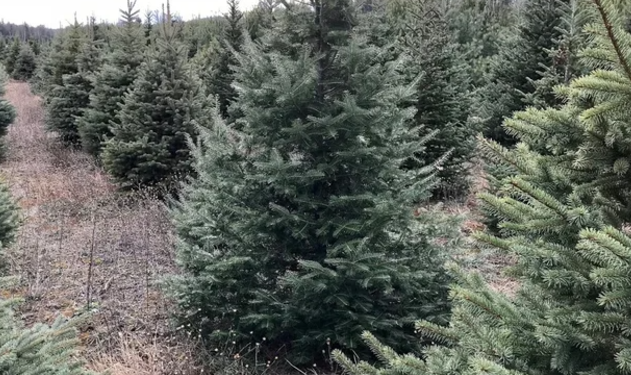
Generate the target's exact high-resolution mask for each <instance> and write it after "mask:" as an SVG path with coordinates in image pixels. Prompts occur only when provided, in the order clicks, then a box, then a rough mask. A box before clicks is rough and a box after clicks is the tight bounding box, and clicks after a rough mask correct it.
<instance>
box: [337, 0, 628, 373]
mask: <svg viewBox="0 0 631 375" xmlns="http://www.w3.org/2000/svg"><path fill="white" fill-rule="evenodd" d="M591 3H592V7H591V8H590V11H593V12H592V13H594V14H595V18H594V21H593V22H594V23H593V24H592V25H589V26H588V28H587V30H589V31H590V34H591V37H592V38H593V45H592V46H591V47H589V48H587V49H586V50H584V51H583V53H582V55H583V56H584V58H583V60H582V62H583V63H585V64H586V65H588V66H589V67H591V68H593V69H595V70H594V71H593V72H592V73H590V74H589V75H587V76H584V77H581V78H578V79H576V80H574V81H572V82H571V83H570V87H569V88H564V87H561V88H559V89H558V90H559V93H560V94H563V98H565V99H566V100H567V102H566V103H565V104H564V105H563V106H561V107H560V108H555V107H552V108H545V109H534V108H531V109H528V110H527V111H524V112H520V113H517V114H516V115H515V116H514V117H513V118H512V119H511V120H510V121H507V123H506V127H507V128H508V129H510V131H511V132H513V133H514V134H515V135H516V136H517V137H518V139H519V140H520V143H518V144H517V146H516V147H515V149H512V150H508V149H506V148H503V147H501V146H500V145H498V144H497V143H494V142H490V141H487V143H486V149H487V151H488V152H489V153H491V154H494V155H495V157H496V160H497V161H498V162H503V163H507V164H510V165H511V166H512V167H513V168H514V169H515V170H516V173H515V175H514V176H513V177H511V178H510V179H509V180H507V181H506V184H505V186H504V189H505V194H504V195H503V196H496V195H490V194H485V195H483V196H482V200H483V201H484V203H485V204H486V205H488V206H489V207H490V208H492V209H493V210H494V211H495V212H496V214H497V215H498V216H499V217H500V218H501V220H500V228H501V230H502V231H504V234H505V237H504V238H502V239H500V238H497V237H495V236H493V235H489V234H487V233H480V234H477V236H476V237H477V239H478V240H479V241H480V242H481V243H485V244H488V245H489V246H492V247H495V248H496V249H498V250H501V251H503V252H506V253H508V254H511V255H512V256H514V257H515V259H516V264H515V266H514V267H511V270H510V271H511V272H510V274H511V275H513V276H514V277H515V278H517V280H519V282H520V287H519V289H518V290H517V292H516V294H515V296H506V295H504V294H501V293H498V292H497V291H493V290H491V288H489V286H488V285H486V283H485V282H484V281H483V280H482V277H481V276H480V275H477V274H466V273H463V272H461V271H458V270H457V268H455V270H456V272H457V273H458V279H459V281H458V283H457V285H456V286H455V287H454V288H453V289H452V296H453V298H454V310H453V312H452V318H451V324H450V325H449V327H437V326H435V325H433V324H430V323H427V322H421V323H419V324H418V325H417V328H418V330H419V331H420V332H421V334H422V336H424V337H427V338H430V339H431V340H433V341H435V342H436V343H439V344H441V345H440V346H436V347H433V348H431V349H429V350H427V351H426V353H424V357H425V359H424V360H422V359H420V358H416V357H414V356H412V355H407V356H400V355H398V354H396V353H395V352H394V351H392V350H391V349H389V348H387V347H386V346H384V345H382V344H381V343H379V342H378V340H375V339H374V338H373V337H372V336H371V335H370V334H368V333H366V334H365V335H364V338H365V339H366V340H367V342H368V344H369V345H370V347H371V348H372V349H373V350H374V351H375V352H376V353H377V355H378V356H379V357H380V358H381V359H382V360H383V362H384V363H385V365H386V366H385V368H383V369H376V368H374V367H372V366H370V365H369V364H367V363H360V364H353V363H350V361H348V360H347V359H346V358H344V357H343V356H342V355H341V354H340V353H336V354H335V356H336V358H337V359H338V360H339V361H340V362H341V363H343V364H344V366H345V367H347V370H349V372H350V373H352V374H373V375H375V374H395V373H396V374H424V375H425V374H462V373H466V374H514V375H518V374H589V375H596V374H616V375H622V374H628V373H629V372H630V370H631V356H630V355H629V353H631V343H630V342H629V339H628V328H629V323H628V322H629V321H630V319H629V318H630V317H631V316H630V314H629V311H631V310H630V309H629V307H630V305H631V302H630V301H629V298H628V297H627V296H628V295H629V292H630V290H629V283H628V275H629V272H630V271H631V268H630V267H631V266H630V265H631V237H630V234H631V233H630V232H629V230H628V225H627V223H628V222H629V220H631V211H630V210H629V208H630V207H631V205H630V198H631V194H630V193H631V189H629V183H628V181H629V179H630V177H631V171H630V170H629V167H628V166H629V165H631V164H630V160H631V153H630V152H629V148H628V147H626V145H627V144H628V136H627V134H628V133H629V131H630V129H631V123H630V122H629V117H628V116H627V108H628V106H629V96H628V94H627V92H628V90H629V89H630V88H631V68H630V66H631V64H630V62H631V53H629V49H628V47H627V46H629V45H631V33H629V31H628V20H629V18H628V3H627V2H626V1H621V0H591ZM531 144H532V145H533V146H535V147H533V148H531V147H530V145H531ZM542 144H543V145H545V148H542V147H541V145H542ZM541 149H543V150H545V152H541V151H538V150H541Z"/></svg>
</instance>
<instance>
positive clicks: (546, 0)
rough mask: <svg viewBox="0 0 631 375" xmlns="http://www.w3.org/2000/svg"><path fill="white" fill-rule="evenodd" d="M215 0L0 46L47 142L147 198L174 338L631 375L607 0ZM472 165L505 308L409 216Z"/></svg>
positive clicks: (323, 358)
mask: <svg viewBox="0 0 631 375" xmlns="http://www.w3.org/2000/svg"><path fill="white" fill-rule="evenodd" d="M228 4H229V8H230V10H229V12H228V13H227V14H226V15H225V16H224V17H223V18H208V19H198V20H194V21H189V22H183V21H181V20H176V19H174V18H173V17H172V16H171V11H170V9H169V5H168V4H167V6H166V8H165V9H164V10H163V11H162V13H161V16H160V17H158V18H156V17H145V18H144V19H143V18H142V17H141V16H140V14H139V12H138V11H137V10H136V9H135V4H134V3H133V2H128V3H127V7H126V8H125V9H124V10H122V11H121V19H120V21H119V22H118V23H117V24H116V25H104V24H97V23H96V22H93V21H89V22H87V23H86V24H81V23H79V22H78V21H77V22H75V24H74V25H72V26H70V27H68V28H67V29H65V30H63V31H62V32H60V33H58V34H57V35H56V36H55V38H54V39H53V41H52V42H51V44H50V45H49V46H47V47H46V48H43V49H42V50H41V51H40V52H39V55H38V54H35V53H33V55H35V56H36V57H34V58H33V59H30V58H25V56H26V55H30V53H28V52H23V51H25V50H27V49H28V48H29V44H28V43H27V44H24V45H22V47H20V48H19V49H15V48H14V47H13V45H11V46H10V47H9V50H8V53H7V54H5V57H4V61H5V65H6V68H7V70H8V72H9V74H11V75H12V76H13V77H14V78H16V79H30V80H31V83H32V87H33V89H34V90H36V91H37V93H39V94H40V95H41V96H42V97H43V105H44V107H45V110H46V116H47V118H46V121H47V126H48V128H49V130H50V131H51V132H55V133H56V134H58V135H59V139H60V140H61V141H62V142H63V143H65V144H66V145H67V146H68V147H74V148H80V149H83V150H84V151H85V152H87V153H89V154H91V155H93V156H94V157H95V158H96V160H98V162H99V163H100V164H101V165H102V166H103V168H104V169H105V170H106V171H107V172H108V173H109V175H110V176H111V177H112V179H113V180H114V181H116V182H117V183H118V185H119V186H120V188H121V190H123V191H126V190H137V189H150V190H152V191H153V192H155V193H157V194H159V195H160V196H161V197H163V198H165V200H166V201H167V203H168V205H169V207H170V210H171V214H172V218H173V223H174V226H175V227H176V231H177V237H178V246H177V254H178V262H179V265H180V267H181V270H182V273H181V274H179V275H177V276H171V277H167V278H166V280H165V283H164V286H165V292H167V293H168V295H169V296H171V297H172V299H173V300H174V301H175V302H176V303H177V305H178V307H179V310H178V311H177V313H176V314H175V315H176V319H177V321H178V324H179V326H180V327H184V328H186V329H189V330H190V332H192V333H195V334H196V335H199V337H202V338H203V339H204V340H205V341H206V342H207V344H208V346H209V348H213V347H217V345H218V344H217V343H219V342H231V343H233V345H241V344H244V343H248V342H254V343H256V345H257V346H256V350H255V355H256V359H255V363H256V364H261V363H262V364H263V365H265V363H269V362H268V361H270V362H271V361H273V360H274V358H276V357H277V356H279V355H283V356H286V358H288V359H289V360H290V361H291V362H292V363H295V364H298V365H303V366H304V365H309V366H312V365H314V364H315V366H316V367H318V366H321V365H322V364H328V365H332V364H333V359H335V361H336V362H337V363H339V364H341V365H342V367H343V368H344V369H345V370H346V371H348V372H350V373H353V374H371V375H374V374H384V375H385V374H498V375H499V374H603V373H606V374H627V373H629V372H630V371H631V341H629V337H628V336H629V335H628V333H629V321H630V320H629V307H630V306H631V298H629V282H628V281H629V272H630V267H631V238H630V237H628V235H627V233H628V223H629V222H630V221H631V217H630V213H631V208H630V207H631V203H630V201H629V197H630V194H629V191H628V186H630V184H629V179H630V178H631V154H630V153H629V150H631V147H629V141H628V139H629V134H631V124H630V123H629V116H628V108H629V105H628V104H629V94H628V93H629V92H631V68H630V66H631V55H630V54H631V33H629V28H628V25H629V20H630V17H629V16H630V15H629V12H628V10H629V9H631V7H629V5H630V4H629V3H628V1H627V0H589V1H587V0H586V1H582V0H558V1H551V0H523V1H520V2H511V1H482V0H459V1H457V0H453V1H443V0H389V1H385V0H384V1H378V0H372V1H369V0H363V1H352V0H311V1H309V2H299V1H295V2H293V1H279V2H276V1H271V0H270V1H264V2H261V4H260V5H259V6H258V7H256V8H255V9H254V10H252V11H249V12H247V13H243V12H242V11H241V10H240V9H239V6H238V3H237V1H236V0H229V1H228ZM16 40H17V39H16ZM25 46H26V47H25ZM16 50H17V53H15V51H16ZM31 61H35V65H34V66H35V69H34V70H31V65H30V64H31ZM25 67H26V68H28V69H26V68H25ZM24 71H28V72H30V77H27V76H26V74H25V76H24V77H23V76H21V74H23V72H24ZM478 158H481V159H482V161H483V165H484V166H485V171H484V172H480V171H479V168H474V167H475V166H476V164H479V163H480V162H478V161H477V160H476V159H478ZM474 171H477V172H476V173H478V174H480V173H483V174H484V177H485V178H486V179H487V180H488V181H489V184H488V185H489V186H488V189H487V190H486V191H484V192H482V193H480V194H479V202H480V204H481V206H482V211H483V212H482V214H483V215H484V217H485V219H484V220H486V223H487V224H488V228H486V229H484V230H483V231H481V232H479V233H475V234H474V235H473V239H475V241H476V246H478V247H481V248H487V249H492V250H496V251H501V252H503V253H505V254H507V255H509V256H510V257H511V258H512V259H514V265H513V266H512V267H510V272H511V273H510V274H511V275H512V276H513V277H514V278H515V279H516V280H517V281H518V284H519V286H518V290H516V291H515V293H514V294H511V295H507V294H504V293H501V292H498V291H496V290H493V289H492V288H490V287H489V286H488V285H487V283H486V282H485V281H484V279H483V277H482V276H481V275H478V274H476V273H472V272H470V271H467V270H465V269H464V268H463V267H462V265H460V264H459V260H460V258H459V257H458V256H457V255H458V254H459V253H460V252H461V251H462V250H467V249H466V248H464V249H463V246H465V245H463V244H462V243H461V241H459V240H460V239H461V234H460V233H458V230H457V229H458V225H457V220H458V218H457V217H453V216H451V215H449V214H447V213H446V212H444V211H441V210H439V209H438V208H436V207H435V205H434V204H435V203H437V202H445V201H453V200H459V199H462V198H464V197H467V196H468V194H469V190H470V186H471V179H472V178H474V177H480V176H475V175H472V174H473V173H474ZM419 335H420V337H421V338H420V340H419V339H418V336H419ZM261 346H263V347H264V348H263V349H260V347H261ZM351 353H353V354H357V355H358V356H359V357H360V358H363V359H366V361H367V362H360V363H352V362H351V361H350V360H349V359H348V358H347V357H346V355H349V354H351ZM397 353H411V354H409V355H399V354H397ZM259 356H260V357H259ZM262 357H265V361H261V358H262ZM374 359H379V360H380V361H381V363H380V364H378V365H377V367H373V366H374V364H373V363H372V361H373V360H374ZM59 373H61V372H59Z"/></svg>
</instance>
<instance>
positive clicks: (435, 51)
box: [391, 0, 479, 196]
mask: <svg viewBox="0 0 631 375" xmlns="http://www.w3.org/2000/svg"><path fill="white" fill-rule="evenodd" d="M391 8H393V10H392V13H393V20H392V21H391V22H393V23H394V24H395V25H396V30H397V32H398V40H399V43H400V45H401V46H400V49H401V51H400V53H403V54H405V55H407V56H409V57H410V59H411V61H412V62H413V63H412V64H410V66H409V67H408V68H407V71H408V74H409V75H410V78H412V79H416V78H417V77H420V78H419V79H418V86H417V87H418V93H417V102H416V107H417V112H416V117H415V123H416V125H417V126H422V127H423V131H424V132H425V133H427V132H435V133H436V134H435V136H434V137H433V139H432V140H431V141H429V142H428V143H427V146H426V149H424V150H422V151H420V152H418V153H417V158H419V160H421V161H422V164H423V165H427V164H431V163H434V162H437V161H440V160H441V159H443V158H445V155H447V154H449V158H447V160H445V161H444V162H443V163H442V169H441V171H440V172H439V174H438V175H439V177H440V178H441V184H440V186H439V189H440V191H438V193H440V194H442V195H443V196H461V195H463V194H464V193H466V191H467V188H466V184H467V181H466V177H467V163H469V162H470V161H471V159H472V157H473V152H474V149H475V137H474V136H475V134H476V133H477V132H478V131H479V129H477V128H476V127H475V126H473V124H471V123H469V122H468V118H467V117H468V112H469V107H470V106H471V103H470V102H469V97H470V92H469V82H468V79H467V77H466V76H465V74H466V73H467V71H466V68H465V67H464V63H462V62H461V61H460V60H459V58H460V56H459V53H458V51H457V49H456V47H457V46H456V43H455V42H454V40H453V36H452V32H451V31H450V30H449V28H448V23H447V14H446V12H445V10H444V9H443V8H444V7H443V6H442V4H441V3H440V2H437V1H425V0H418V1H416V0H415V1H394V2H393V4H391Z"/></svg>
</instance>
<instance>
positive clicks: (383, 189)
mask: <svg viewBox="0 0 631 375" xmlns="http://www.w3.org/2000/svg"><path fill="white" fill-rule="evenodd" d="M314 4H315V9H310V10H309V12H308V13H305V14H310V15H311V18H310V20H309V21H310V22H309V24H308V25H315V27H313V26H307V25H301V24H297V25H296V29H306V30H309V29H310V27H313V28H312V29H311V30H313V31H314V34H312V35H311V38H310V39H307V40H310V41H312V43H311V44H309V45H306V46H303V47H302V52H301V53H299V54H295V55H294V53H293V51H289V52H290V54H289V55H286V54H284V53H282V52H279V51H277V50H275V49H273V48H270V46H268V45H266V44H261V45H257V44H254V43H252V42H249V41H248V42H246V43H245V45H244V50H243V52H242V53H240V54H238V62H239V63H238V64H237V67H236V72H235V74H236V81H235V87H236V88H237V93H238V97H237V99H236V101H235V103H234V105H233V106H234V107H235V108H237V109H238V110H239V111H240V112H241V113H242V114H243V118H240V119H239V120H238V121H239V128H240V131H237V130H235V129H234V128H231V127H228V126H227V125H226V124H225V122H223V121H222V120H221V118H220V116H219V115H218V114H217V115H215V121H214V123H213V124H212V126H210V127H208V128H204V129H202V130H201V135H200V143H199V144H198V146H197V147H195V148H194V149H193V154H194V161H195V164H194V165H195V171H196V172H197V175H198V177H197V178H196V179H194V180H193V181H192V182H191V183H190V184H188V185H187V186H186V187H185V189H184V192H183V193H182V195H183V197H184V198H183V200H182V202H181V204H180V205H179V207H178V208H177V210H176V211H175V221H176V224H177V228H178V234H179V239H180V249H179V255H178V259H179V263H180V265H181V266H182V267H183V269H184V270H186V274H185V275H182V276H181V277H177V278H174V279H172V280H171V283H170V287H171V288H172V293H173V294H172V295H173V296H174V297H175V298H176V299H177V300H178V302H179V304H180V306H181V308H182V309H183V316H182V319H183V320H184V324H189V323H190V324H191V328H193V329H201V330H202V332H203V334H207V333H211V332H214V334H213V337H215V338H219V337H225V338H229V339H230V340H235V341H239V342H242V341H243V340H245V341H249V340H250V339H252V338H254V339H256V340H259V339H260V338H261V337H265V338H266V339H267V342H268V345H269V346H271V347H272V348H277V347H280V346H281V345H286V346H285V348H286V349H289V350H290V354H291V356H292V360H294V361H296V363H301V364H304V363H311V362H310V361H313V360H314V359H318V358H323V356H322V354H321V350H323V349H325V348H326V347H327V340H330V344H331V345H332V346H333V347H339V348H343V349H345V350H351V349H352V350H361V348H360V347H359V346H358V344H359V342H358V339H359V334H360V333H361V332H362V331H363V330H365V329H373V330H374V331H375V332H376V334H377V335H378V336H379V337H380V339H382V340H385V341H386V342H387V343H388V344H390V345H394V346H396V347H397V348H401V349H405V350H407V349H410V348H411V347H413V346H414V345H415V344H414V343H413V341H412V340H413V337H414V330H413V326H412V323H413V322H414V321H415V320H416V319H417V318H418V317H421V316H422V317H425V318H427V319H430V320H432V321H434V322H437V323H439V322H443V321H444V319H445V314H446V312H447V310H448V303H447V300H446V297H447V296H446V293H445V292H446V284H445V283H446V279H447V278H446V275H445V273H444V272H443V270H442V267H441V266H442V263H443V261H444V254H442V253H441V248H440V247H439V246H438V245H437V244H436V242H435V241H434V240H435V239H436V237H437V236H440V235H445V236H446V237H447V238H449V234H445V233H446V232H449V229H448V227H447V226H446V225H444V224H442V223H441V222H440V219H439V216H438V215H430V214H425V213H423V214H421V215H420V216H419V218H417V219H416V220H415V218H414V216H413V212H412V211H413V205H414V204H418V203H421V202H424V201H425V200H426V199H427V198H428V197H429V196H430V194H431V193H430V191H431V189H432V188H433V186H434V183H435V176H434V175H433V174H432V172H433V169H432V168H431V167H427V168H419V169H413V170H405V169H402V168H401V165H402V164H403V163H404V161H406V160H407V159H408V158H411V157H413V155H414V153H415V152H416V151H417V150H419V149H420V148H422V147H423V140H422V139H420V137H419V132H418V129H415V128H413V127H412V126H411V122H412V120H413V117H414V113H415V111H414V108H413V106H414V95H415V92H416V89H415V87H414V86H413V85H409V84H407V85H406V79H405V77H404V76H403V75H401V74H400V72H399V71H398V67H400V66H401V63H402V61H399V60H395V61H389V62H388V61H386V59H385V55H384V54H383V50H382V49H381V48H378V47H376V46H373V45H370V44H368V43H367V41H366V38H364V37H363V36H362V35H357V34H352V32H351V28H352V25H353V23H354V10H353V8H352V7H351V6H350V4H349V2H346V1H342V0H325V1H316V2H315V3H314ZM293 11H296V12H302V11H303V10H302V8H298V7H296V8H295V9H294V10H292V11H289V12H287V13H286V14H285V15H284V16H283V17H288V18H286V19H284V20H283V21H281V22H289V21H291V20H302V19H304V18H303V17H302V16H300V15H296V14H291V12H293ZM314 11H315V12H314ZM303 15H304V14H303ZM314 16H315V19H314ZM282 38H283V35H280V36H279V35H276V36H275V37H267V36H264V37H262V38H261V39H260V40H261V41H274V40H278V39H282ZM283 52H287V51H283ZM217 112H219V109H217ZM215 330H217V331H215Z"/></svg>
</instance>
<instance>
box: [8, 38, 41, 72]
mask: <svg viewBox="0 0 631 375" xmlns="http://www.w3.org/2000/svg"><path fill="white" fill-rule="evenodd" d="M36 68H37V66H36V56H35V53H34V52H33V49H32V48H31V45H30V44H28V43H24V44H23V45H22V47H21V48H20V53H19V54H18V57H17V59H16V60H15V65H14V68H13V71H12V72H11V77H13V78H14V79H17V80H20V81H28V80H30V79H31V77H33V74H34V73H35V69H36Z"/></svg>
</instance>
